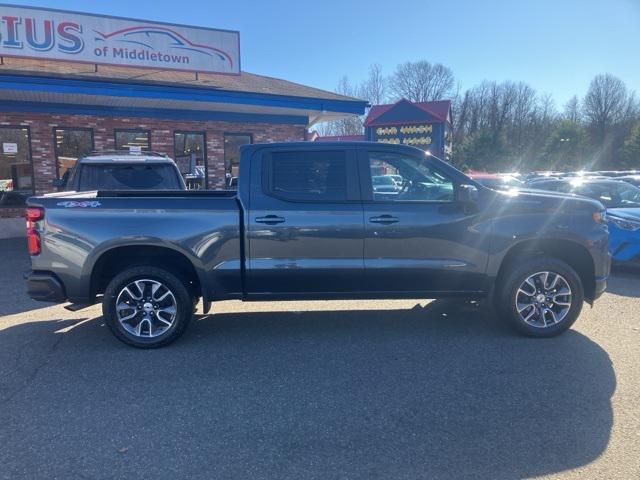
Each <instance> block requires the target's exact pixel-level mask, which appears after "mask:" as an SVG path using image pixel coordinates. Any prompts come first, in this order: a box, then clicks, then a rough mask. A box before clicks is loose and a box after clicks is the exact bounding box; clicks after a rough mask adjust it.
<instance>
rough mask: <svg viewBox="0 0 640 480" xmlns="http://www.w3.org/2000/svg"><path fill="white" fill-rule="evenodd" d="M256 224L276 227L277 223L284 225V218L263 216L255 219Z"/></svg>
mask: <svg viewBox="0 0 640 480" xmlns="http://www.w3.org/2000/svg"><path fill="white" fill-rule="evenodd" d="M256 223H265V224H267V225H277V224H278V223H284V217H279V216H277V215H265V216H264V217H257V218H256Z"/></svg>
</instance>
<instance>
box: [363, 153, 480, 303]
mask: <svg viewBox="0 0 640 480" xmlns="http://www.w3.org/2000/svg"><path fill="white" fill-rule="evenodd" d="M359 161H360V178H361V182H362V184H361V185H362V186H361V188H362V191H363V198H364V199H365V201H364V221H365V239H364V264H365V281H366V286H367V289H368V290H369V291H371V292H397V293H398V294H406V295H407V296H413V295H420V294H421V293H424V292H445V291H480V290H482V288H483V282H484V278H485V269H486V262H487V253H486V252H487V251H488V245H487V242H488V237H487V236H486V235H483V234H482V228H476V227H477V225H476V223H477V222H478V215H477V214H472V213H469V212H468V211H467V209H466V208H464V206H462V205H460V204H459V203H457V202H456V201H455V188H457V186H456V183H457V182H456V181H455V180H454V179H453V178H452V177H450V176H448V175H447V174H445V173H442V172H441V171H438V170H437V165H435V166H434V165H433V163H432V160H430V158H429V157H427V156H426V155H421V154H420V153H418V152H416V153H415V154H407V153H398V152H392V151H391V150H389V149H386V150H385V149H380V150H376V149H375V147H372V148H371V149H369V150H365V151H362V152H361V153H360V160H359ZM389 180H393V185H392V184H391V182H390V181H389Z"/></svg>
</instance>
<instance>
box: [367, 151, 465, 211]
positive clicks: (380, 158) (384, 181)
mask: <svg viewBox="0 0 640 480" xmlns="http://www.w3.org/2000/svg"><path fill="white" fill-rule="evenodd" d="M369 171H370V173H371V188H372V190H373V200H374V201H379V202H388V201H413V202H451V201H453V182H452V181H451V179H450V178H449V177H447V176H445V175H443V174H442V173H440V172H438V171H437V170H433V169H432V168H430V166H429V165H428V164H427V160H426V159H424V160H420V159H419V158H417V157H413V156H409V155H403V154H397V153H389V152H369Z"/></svg>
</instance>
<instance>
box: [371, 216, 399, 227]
mask: <svg viewBox="0 0 640 480" xmlns="http://www.w3.org/2000/svg"><path fill="white" fill-rule="evenodd" d="M399 221H400V219H399V218H398V217H394V216H393V215H380V216H379V217H371V218H369V222H371V223H381V224H382V225H391V224H392V223H398V222H399Z"/></svg>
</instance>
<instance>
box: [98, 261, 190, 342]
mask: <svg viewBox="0 0 640 480" xmlns="http://www.w3.org/2000/svg"><path fill="white" fill-rule="evenodd" d="M193 302H194V299H193V296H192V294H191V293H189V290H188V288H187V287H186V286H185V284H184V282H183V281H181V280H180V279H179V278H178V277H176V276H175V275H174V274H173V273H171V272H169V271H167V270H164V269H162V268H158V267H154V266H136V267H132V268H129V269H127V270H124V271H122V272H121V273H119V274H118V275H116V276H115V277H114V278H113V280H111V282H109V285H108V286H107V288H106V290H105V293H104V299H103V301H102V313H103V315H104V318H105V320H106V323H107V325H109V328H110V329H111V331H112V332H113V334H114V335H115V336H116V338H117V339H118V340H120V341H122V342H124V343H126V344H127V345H131V346H133V347H137V348H157V347H163V346H165V345H168V344H169V343H171V342H173V341H174V340H176V339H177V338H178V337H179V336H180V335H182V333H183V332H184V330H185V328H186V327H187V324H188V323H189V321H190V320H191V317H192V315H193Z"/></svg>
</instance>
